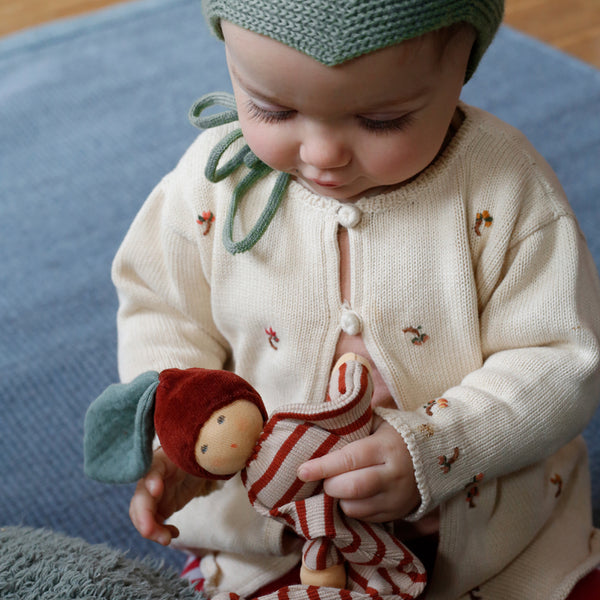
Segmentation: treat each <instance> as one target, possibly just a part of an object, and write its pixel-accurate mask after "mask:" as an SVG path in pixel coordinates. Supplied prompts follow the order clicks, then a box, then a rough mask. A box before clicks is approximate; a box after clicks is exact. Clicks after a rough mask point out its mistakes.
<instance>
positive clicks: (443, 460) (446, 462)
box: [438, 448, 460, 474]
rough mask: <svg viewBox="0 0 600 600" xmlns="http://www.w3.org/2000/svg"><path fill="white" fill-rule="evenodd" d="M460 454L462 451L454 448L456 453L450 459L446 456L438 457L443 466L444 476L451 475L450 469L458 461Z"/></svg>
mask: <svg viewBox="0 0 600 600" xmlns="http://www.w3.org/2000/svg"><path fill="white" fill-rule="evenodd" d="M459 454H460V450H459V449H458V448H454V452H453V454H452V456H451V457H450V458H447V457H446V455H445V454H443V455H442V456H439V457H438V462H439V464H440V465H441V466H442V471H443V473H444V474H447V473H450V469H451V468H452V465H453V464H454V463H455V462H456V460H457V459H458V456H459Z"/></svg>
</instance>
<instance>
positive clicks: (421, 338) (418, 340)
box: [402, 325, 429, 346]
mask: <svg viewBox="0 0 600 600" xmlns="http://www.w3.org/2000/svg"><path fill="white" fill-rule="evenodd" d="M422 328H423V326H422V325H419V326H418V327H405V328H404V329H403V330H402V333H412V334H413V335H414V336H415V337H413V338H412V339H411V340H410V341H411V342H412V343H413V344H414V345H415V346H422V345H423V344H424V343H425V342H426V341H427V340H428V339H429V336H428V335H427V334H426V333H423V332H422V331H421V329H422Z"/></svg>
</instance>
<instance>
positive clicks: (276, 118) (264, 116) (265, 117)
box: [246, 100, 296, 123]
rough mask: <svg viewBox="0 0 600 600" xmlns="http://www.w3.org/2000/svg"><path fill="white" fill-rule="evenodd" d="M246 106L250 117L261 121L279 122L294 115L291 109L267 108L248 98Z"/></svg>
mask: <svg viewBox="0 0 600 600" xmlns="http://www.w3.org/2000/svg"><path fill="white" fill-rule="evenodd" d="M246 108H247V110H248V114H249V116H250V118H252V119H256V120H257V121H262V122H263V123H280V122H281V121H286V120H287V119H290V118H291V117H293V116H294V114H295V112H296V111H293V110H269V109H267V108H263V107H261V106H258V105H257V104H255V103H254V102H252V100H248V102H247V103H246Z"/></svg>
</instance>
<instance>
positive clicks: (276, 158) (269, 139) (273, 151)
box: [244, 125, 293, 171]
mask: <svg viewBox="0 0 600 600" xmlns="http://www.w3.org/2000/svg"><path fill="white" fill-rule="evenodd" d="M271 127H273V126H272V125H271ZM256 133H257V132H252V133H251V135H250V136H247V135H244V138H245V139H246V142H247V143H248V145H249V146H250V149H251V150H252V152H254V154H256V156H258V158H260V160H262V162H264V163H265V164H267V165H269V167H271V168H273V169H275V170H277V171H282V170H283V171H285V170H287V169H288V168H289V165H290V164H293V160H292V157H291V152H290V147H289V145H288V144H287V143H285V141H284V140H285V136H275V135H272V134H271V132H269V131H267V130H265V131H264V133H263V134H260V135H256Z"/></svg>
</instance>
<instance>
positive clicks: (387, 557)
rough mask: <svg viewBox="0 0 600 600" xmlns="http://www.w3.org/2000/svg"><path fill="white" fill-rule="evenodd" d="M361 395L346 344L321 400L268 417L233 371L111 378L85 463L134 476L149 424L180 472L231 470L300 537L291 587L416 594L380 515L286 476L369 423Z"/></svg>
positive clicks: (420, 575) (93, 420) (364, 389)
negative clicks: (367, 514)
mask: <svg viewBox="0 0 600 600" xmlns="http://www.w3.org/2000/svg"><path fill="white" fill-rule="evenodd" d="M371 395H372V381H371V376H370V373H369V366H368V363H367V362H366V361H365V360H364V359H362V358H361V357H358V356H357V355H354V354H347V355H344V356H343V357H342V358H341V359H340V360H339V361H338V363H337V364H336V366H335V367H334V369H333V372H332V376H331V380H330V384H329V389H328V393H327V397H326V400H325V402H323V403H319V404H295V405H288V406H284V407H282V408H281V409H279V410H277V411H276V412H275V413H274V414H273V415H271V417H270V418H267V414H266V411H265V408H264V405H263V403H262V400H261V398H260V396H259V394H258V393H257V392H256V390H254V388H252V386H250V384H249V383H248V382H246V381H245V380H243V379H242V378H240V377H238V376H237V375H235V374H233V373H230V372H227V371H217V370H207V369H186V370H179V369H167V370H165V371H162V372H161V373H160V374H158V373H155V372H151V373H145V374H143V375H141V376H140V377H138V378H137V379H136V380H134V381H133V382H131V383H130V384H116V385H113V386H110V387H109V388H107V390H106V391H105V392H104V394H102V395H101V396H100V397H99V398H98V399H97V400H96V401H95V402H94V403H92V405H91V406H90V408H89V410H88V413H87V415H86V423H85V438H84V450H85V470H86V473H87V474H88V475H89V476H90V477H93V478H94V479H99V480H101V481H106V482H110V483H115V482H126V481H135V480H137V479H139V478H140V477H142V476H143V475H144V474H145V473H146V472H147V471H148V469H149V467H150V462H151V457H152V456H151V455H152V439H153V437H154V433H155V432H156V434H157V436H158V438H159V440H160V443H161V445H162V448H163V450H164V451H165V453H166V454H167V456H169V458H170V459H171V460H172V461H173V462H174V463H175V464H176V465H177V466H179V467H180V468H181V469H183V470H185V471H187V472H189V473H192V474H194V475H197V476H199V477H202V478H205V479H208V480H214V479H228V478H230V477H232V476H233V475H235V474H236V473H238V472H241V477H242V481H243V483H244V486H245V487H246V490H247V493H248V498H249V500H250V503H251V504H252V505H253V506H254V508H255V509H256V510H257V511H258V512H259V513H261V514H263V515H265V516H269V517H271V518H275V519H278V520H280V521H281V522H283V523H284V524H285V525H286V526H288V527H289V528H290V529H292V530H293V531H295V532H296V533H297V534H298V536H300V537H301V538H302V539H304V540H305V542H304V546H303V549H302V567H301V572H300V575H301V581H302V586H290V588H289V592H290V593H294V592H296V596H298V594H299V593H300V592H306V589H307V588H306V587H305V586H319V588H320V596H321V597H323V598H325V597H332V598H339V597H340V596H339V595H338V594H342V592H340V591H339V589H338V590H337V591H334V589H333V588H343V589H345V590H349V591H350V593H351V594H350V595H349V596H347V597H348V598H364V597H365V595H367V596H368V597H370V598H377V597H382V598H385V597H389V598H392V597H395V598H397V597H400V598H415V597H417V596H418V595H419V593H420V592H421V591H422V590H423V588H424V586H425V580H426V578H425V573H424V569H423V567H422V565H421V564H420V562H419V561H418V559H417V558H416V557H415V556H414V555H413V554H412V553H411V552H410V550H408V549H407V548H406V547H405V546H404V545H403V544H402V543H401V542H400V541H399V540H397V539H396V538H395V537H394V536H392V535H390V533H388V531H387V530H386V529H385V527H384V526H383V525H381V524H377V523H365V522H361V521H358V520H356V519H352V518H349V517H347V516H346V515H344V513H343V512H342V511H341V510H339V508H338V502H337V500H336V499H334V498H332V497H330V496H328V495H327V494H325V493H324V491H323V489H322V482H311V483H305V482H302V481H301V480H300V479H298V478H297V476H296V472H297V469H298V467H299V466H300V465H301V464H302V463H304V462H306V461H307V460H310V459H312V458H316V457H318V456H322V455H324V454H326V453H328V452H331V451H333V450H337V449H339V448H341V447H343V446H344V445H345V444H347V443H349V442H351V441H353V440H356V439H359V438H361V437H364V436H366V435H368V434H369V433H370V430H371V424H372V410H371V404H370V403H371ZM124 414H125V415H128V417H127V418H128V419H129V420H130V422H131V425H132V427H131V428H126V427H124V425H123V421H122V419H123V415H124ZM125 429H127V431H125ZM124 431H125V433H123V432H124ZM325 588H327V589H328V591H326V589H325ZM324 593H325V595H323V594H324ZM344 593H345V594H346V595H347V594H348V592H344ZM300 597H305V594H304V593H300Z"/></svg>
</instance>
